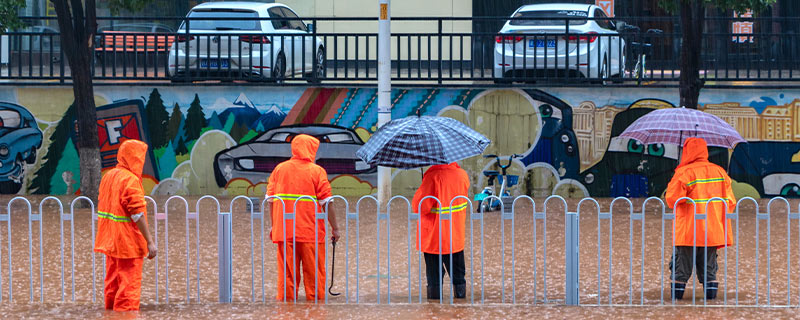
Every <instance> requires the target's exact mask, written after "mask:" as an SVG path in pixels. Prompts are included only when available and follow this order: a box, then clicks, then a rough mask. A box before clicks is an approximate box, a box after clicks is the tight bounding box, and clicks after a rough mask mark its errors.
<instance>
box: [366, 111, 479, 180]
mask: <svg viewBox="0 0 800 320" xmlns="http://www.w3.org/2000/svg"><path fill="white" fill-rule="evenodd" d="M489 143H491V141H490V140H489V139H488V138H486V137H485V136H484V135H482V134H480V133H478V132H477V131H475V130H472V128H470V127H467V126H466V125H464V124H463V123H461V122H459V121H457V120H455V119H451V118H445V117H430V116H423V117H417V116H411V117H407V118H403V119H397V120H393V121H391V122H389V123H387V124H386V125H384V126H382V127H381V128H380V129H378V131H377V132H375V134H373V135H372V138H370V139H369V141H367V143H366V144H364V146H362V147H361V148H360V149H358V151H356V156H358V157H359V158H361V160H364V161H365V162H367V163H368V164H370V165H379V166H385V167H392V168H401V169H410V168H419V167H424V166H430V165H435V164H448V163H451V162H455V161H458V160H461V159H465V158H469V157H472V156H476V155H479V154H481V153H483V150H484V149H486V147H487V146H489Z"/></svg>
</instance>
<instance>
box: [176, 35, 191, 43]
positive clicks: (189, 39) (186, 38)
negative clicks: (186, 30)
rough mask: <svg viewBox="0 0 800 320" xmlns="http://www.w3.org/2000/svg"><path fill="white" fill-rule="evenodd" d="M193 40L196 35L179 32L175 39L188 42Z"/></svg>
mask: <svg viewBox="0 0 800 320" xmlns="http://www.w3.org/2000/svg"><path fill="white" fill-rule="evenodd" d="M192 40H194V36H186V35H180V34H179V35H178V36H177V37H175V41H177V42H186V41H192Z"/></svg>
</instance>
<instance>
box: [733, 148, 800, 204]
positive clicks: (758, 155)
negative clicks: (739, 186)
mask: <svg viewBox="0 0 800 320" xmlns="http://www.w3.org/2000/svg"><path fill="white" fill-rule="evenodd" d="M728 174H729V175H730V176H731V179H733V180H736V181H737V182H744V183H747V184H749V185H751V186H752V187H753V188H755V189H756V191H758V193H759V194H760V195H761V196H762V197H776V196H782V197H792V198H798V197H800V143H797V142H775V141H756V142H748V143H741V144H738V145H737V146H736V149H734V150H733V154H732V155H731V163H730V166H729V167H728Z"/></svg>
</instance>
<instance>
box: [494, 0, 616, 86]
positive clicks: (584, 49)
mask: <svg viewBox="0 0 800 320" xmlns="http://www.w3.org/2000/svg"><path fill="white" fill-rule="evenodd" d="M511 17H512V18H533V19H531V20H525V19H512V20H509V21H507V22H506V24H505V25H504V26H503V28H502V29H501V30H500V34H499V35H498V36H497V37H496V38H495V47H494V77H495V79H497V80H502V78H509V77H538V76H542V75H544V76H547V77H556V76H560V77H564V76H565V75H564V72H567V73H568V74H567V75H566V76H570V77H584V78H594V79H599V78H602V79H608V78H613V77H621V76H622V75H624V74H625V54H624V53H625V40H623V39H621V37H620V35H619V33H618V32H617V31H616V25H615V24H614V22H613V21H611V20H610V19H607V16H606V15H605V13H604V12H603V10H602V9H601V8H600V7H598V6H595V5H586V4H538V5H526V6H522V7H520V8H519V9H517V11H515V12H514V14H512V15H511ZM593 18H596V19H593ZM604 18H605V19H604ZM567 20H568V21H569V26H568V27H569V28H567V23H566V22H567ZM567 29H569V30H567Z"/></svg>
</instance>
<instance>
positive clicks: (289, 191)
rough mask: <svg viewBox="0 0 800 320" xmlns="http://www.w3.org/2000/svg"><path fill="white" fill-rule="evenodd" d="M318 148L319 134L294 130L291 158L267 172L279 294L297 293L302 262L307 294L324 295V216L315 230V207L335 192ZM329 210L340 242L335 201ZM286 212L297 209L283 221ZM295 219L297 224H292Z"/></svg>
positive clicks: (288, 297)
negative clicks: (320, 160) (270, 172)
mask: <svg viewBox="0 0 800 320" xmlns="http://www.w3.org/2000/svg"><path fill="white" fill-rule="evenodd" d="M318 148H319V140H317V138H314V137H312V136H309V135H305V134H301V135H297V136H295V137H294V138H293V139H292V158H291V159H289V160H286V161H284V162H281V163H280V164H278V166H276V167H275V170H273V171H272V174H271V175H270V176H269V183H268V184H267V195H266V196H267V198H268V199H269V200H271V202H272V230H271V231H270V235H271V237H272V242H273V243H275V244H277V246H278V295H277V300H294V299H295V297H296V296H297V290H298V289H297V288H296V286H295V284H296V283H299V281H300V270H301V267H302V271H303V284H304V286H305V291H306V300H309V301H316V300H317V299H323V298H324V297H325V224H324V223H325V221H324V220H323V219H316V230H315V229H314V222H315V215H316V213H317V212H319V211H321V210H322V209H323V208H324V206H325V204H326V203H327V202H328V201H329V200H330V199H331V196H332V194H331V185H330V183H329V182H328V174H327V173H326V172H325V169H323V168H322V167H320V166H318V165H317V164H315V163H314V159H315V158H316V154H317V149H318ZM276 198H277V199H276ZM278 199H280V200H278ZM284 205H285V206H286V210H285V211H284V207H283V206H284ZM329 210H330V211H329V215H328V217H329V219H328V220H329V221H330V225H331V232H332V237H331V241H333V242H336V240H338V239H339V231H338V226H337V223H336V214H335V213H334V212H333V211H334V210H333V207H332V206H331V207H330V209H329ZM284 212H286V213H291V212H294V213H295V219H286V220H285V221H284V219H283V213H284ZM294 221H297V224H296V225H295V226H292V224H293V222H294ZM284 223H285V229H284ZM293 228H295V229H293ZM284 230H285V231H284ZM315 262H316V269H315ZM284 272H285V273H286V275H284ZM315 273H316V279H317V282H316V283H314V277H315ZM315 289H316V290H315ZM284 294H286V295H284Z"/></svg>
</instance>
